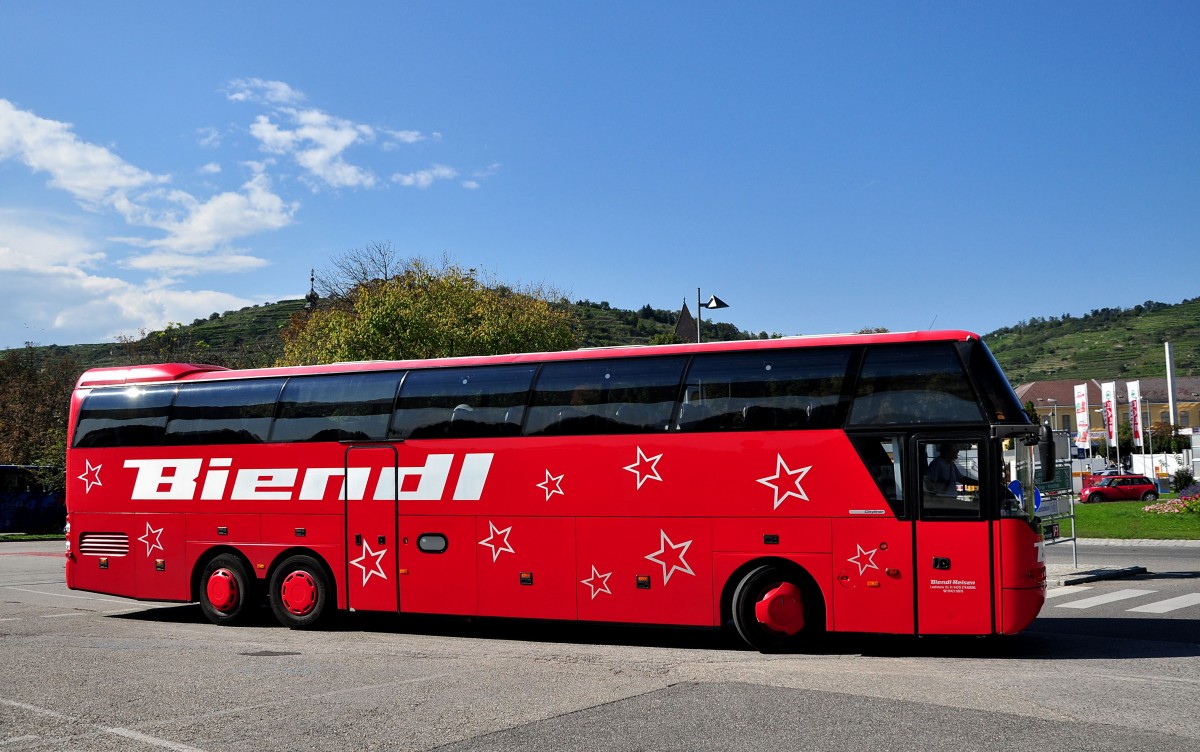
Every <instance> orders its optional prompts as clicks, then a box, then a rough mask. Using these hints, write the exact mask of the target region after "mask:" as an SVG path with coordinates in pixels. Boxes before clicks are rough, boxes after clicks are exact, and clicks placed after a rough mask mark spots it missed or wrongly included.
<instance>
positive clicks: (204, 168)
mask: <svg viewBox="0 0 1200 752" xmlns="http://www.w3.org/2000/svg"><path fill="white" fill-rule="evenodd" d="M199 172H200V174H201V175H217V174H219V173H220V172H221V165H219V164H217V163H216V162H209V163H208V164H206V165H201V166H200V170H199Z"/></svg>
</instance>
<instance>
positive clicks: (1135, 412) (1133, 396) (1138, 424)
mask: <svg viewBox="0 0 1200 752" xmlns="http://www.w3.org/2000/svg"><path fill="white" fill-rule="evenodd" d="M1125 388H1126V389H1127V390H1128V391H1129V426H1130V428H1132V429H1133V445H1134V446H1141V445H1142V382H1141V381H1126V382H1125Z"/></svg>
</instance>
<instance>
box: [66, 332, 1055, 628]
mask: <svg viewBox="0 0 1200 752" xmlns="http://www.w3.org/2000/svg"><path fill="white" fill-rule="evenodd" d="M71 407H72V409H71V422H70V428H69V430H70V434H69V435H70V437H71V441H70V448H69V449H68V452H67V478H68V512H69V529H70V532H69V535H68V545H67V549H68V553H67V584H68V585H69V586H70V587H71V588H74V589H78V590H88V591H93V592H98V593H108V594H112V595H121V596H126V597H130V598H138V599H143V600H156V601H180V602H192V601H199V603H200V605H201V607H202V609H203V611H204V613H205V614H206V616H207V617H208V618H209V619H211V620H212V621H213V622H215V623H217V624H229V623H235V622H238V621H240V620H241V619H242V618H243V617H245V616H247V615H248V613H249V612H250V611H251V610H252V609H253V608H254V607H256V606H258V605H259V604H261V603H263V599H264V598H265V599H266V601H267V602H269V603H270V606H271V609H272V611H273V612H274V614H275V616H276V617H277V618H278V619H279V621H280V622H282V623H283V624H285V625H287V626H290V627H311V626H314V625H316V624H318V623H319V622H320V621H321V620H322V619H323V617H325V616H327V615H328V614H329V613H330V612H331V611H333V610H335V609H348V610H352V611H385V612H398V613H417V614H446V615H464V616H486V617H520V618H538V619H563V620H581V621H595V622H615V623H639V624H662V625H681V626H683V625H686V626H703V627H721V626H726V625H732V627H733V628H735V629H736V630H737V632H738V633H739V634H740V635H741V636H742V637H743V638H744V639H745V640H746V642H748V643H749V644H750V645H752V646H754V647H756V648H759V649H762V650H776V649H780V648H784V647H787V646H788V645H789V644H791V643H794V642H795V641H796V640H797V639H802V638H803V636H804V635H806V634H808V633H811V632H819V631H822V630H829V631H838V632H877V633H896V634H918V635H988V634H1012V633H1014V632H1017V631H1019V630H1021V629H1023V628H1025V627H1026V626H1027V625H1028V624H1029V623H1030V622H1031V621H1033V619H1034V618H1035V617H1036V616H1037V614H1038V611H1039V610H1040V608H1041V606H1042V603H1043V601H1044V598H1045V572H1046V570H1045V565H1044V563H1043V549H1042V538H1041V535H1040V531H1039V530H1038V527H1037V524H1036V523H1037V521H1036V520H1035V519H1034V518H1032V516H1031V513H1030V511H1029V510H1028V509H1026V508H1024V506H1023V505H1022V504H1021V502H1020V500H1019V499H1018V498H1017V497H1015V496H1014V495H1013V494H1011V493H1010V492H1009V491H1008V490H1007V487H1006V484H1007V483H1008V482H1009V481H1010V480H1011V479H1012V478H1011V476H1013V475H1014V474H1018V475H1023V477H1022V478H1021V479H1022V480H1023V481H1024V482H1026V483H1031V482H1032V481H1033V478H1032V477H1029V476H1030V475H1031V474H1032V468H1033V466H1034V462H1033V450H1032V449H1029V448H1027V447H1031V446H1033V445H1034V444H1036V443H1038V442H1039V438H1040V439H1041V445H1040V447H1039V448H1040V449H1042V455H1041V462H1042V465H1043V467H1047V466H1049V467H1051V468H1052V467H1053V459H1052V451H1053V450H1052V449H1050V447H1051V446H1052V445H1051V444H1050V443H1049V441H1048V440H1047V436H1048V434H1047V433H1046V432H1044V431H1041V430H1040V429H1039V426H1037V425H1035V424H1032V423H1030V420H1029V418H1028V417H1027V416H1026V414H1025V413H1024V411H1023V410H1022V409H1021V406H1020V404H1019V403H1018V401H1017V398H1016V396H1015V395H1014V394H1013V391H1012V389H1011V387H1010V386H1009V384H1008V381H1007V380H1006V379H1005V377H1004V375H1003V373H1002V372H1001V370H1000V368H999V367H998V365H997V364H996V362H995V360H994V359H993V357H992V355H991V353H990V352H989V351H988V349H987V348H986V346H985V345H984V344H983V342H981V341H980V339H979V337H978V336H976V335H973V334H970V333H967V332H959V331H943V332H933V331H930V332H916V333H905V334H895V333H893V334H877V335H876V334H872V335H847V336H831V337H798V338H787V339H775V340H758V341H746V342H716V343H706V344H695V345H670V346H656V347H624V348H614V349H600V350H583V351H574V352H556V353H541V354H521V355H502V356H488V357H468V358H453V359H444V360H427V361H400V362H373V363H339V364H335V365H327V366H311V367H294V368H267V369H258V370H245V371H232V370H226V369H222V368H218V367H215V366H203V365H191V364H166V365H155V366H137V367H131V368H101V369H94V370H91V371H88V372H87V373H85V374H84V375H83V376H82V377H81V378H80V380H79V384H78V387H77V388H76V390H75V393H74V396H73V398H72V404H71ZM1006 447H1008V448H1009V450H1008V454H1009V456H1012V455H1014V454H1015V456H1016V460H1015V461H1014V460H1008V461H1006V460H1005V456H1006ZM1013 448H1015V449H1016V451H1015V452H1014V451H1013ZM1026 487H1028V486H1026Z"/></svg>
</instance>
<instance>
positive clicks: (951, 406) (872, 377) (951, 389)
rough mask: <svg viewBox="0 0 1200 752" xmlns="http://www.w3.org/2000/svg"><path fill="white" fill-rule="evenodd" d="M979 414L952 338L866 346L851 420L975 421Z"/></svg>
mask: <svg viewBox="0 0 1200 752" xmlns="http://www.w3.org/2000/svg"><path fill="white" fill-rule="evenodd" d="M983 419H984V417H983V413H982V411H981V410H980V408H979V400H978V399H977V398H976V397H975V392H974V390H972V389H971V385H970V382H969V381H968V380H967V374H966V372H965V371H964V370H963V366H962V363H961V362H960V361H959V359H958V353H957V352H956V351H955V349H954V347H953V345H952V344H951V343H949V342H931V343H915V344H913V343H909V344H901V345H878V346H873V347H871V348H869V349H868V350H867V354H866V357H865V358H864V360H863V366H862V372H861V373H860V375H859V378H858V392H857V394H856V395H855V397H854V404H853V406H852V407H851V408H850V421H849V424H850V425H852V426H871V425H898V424H914V423H979V422H982V421H983Z"/></svg>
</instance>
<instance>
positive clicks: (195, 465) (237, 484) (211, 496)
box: [125, 454, 493, 501]
mask: <svg viewBox="0 0 1200 752" xmlns="http://www.w3.org/2000/svg"><path fill="white" fill-rule="evenodd" d="M455 457H456V455H453V454H431V455H429V456H428V457H426V458H425V464H424V465H421V466H419V467H392V466H391V465H388V466H384V467H351V468H342V467H306V468H296V467H272V468H239V469H234V468H232V467H231V466H232V465H233V460H232V458H229V457H213V458H212V459H209V460H203V459H190V458H189V459H165V460H125V467H127V468H130V469H134V470H137V478H136V480H134V483H133V491H132V492H131V494H130V498H131V499H133V500H158V499H198V500H200V501H220V500H222V499H228V500H230V501H290V500H293V499H295V500H299V501H319V500H321V499H335V498H336V499H341V498H346V499H349V500H351V501H361V500H363V499H368V498H370V499H377V500H381V501H386V500H390V499H399V500H400V501H439V500H441V499H442V498H443V497H444V495H445V493H446V486H447V484H448V483H449V481H450V471H451V470H452V469H453V467H454V464H455V463H454V460H455ZM492 457H493V455H492V454H466V455H463V456H462V462H461V463H460V464H459V468H458V478H457V480H456V482H455V483H454V494H453V496H451V498H452V499H454V500H455V501H478V500H479V497H480V496H481V495H482V494H483V486H484V483H486V482H487V476H488V471H489V470H490V469H491V467H492ZM372 480H374V484H373V485H372ZM333 486H336V488H334V487H333ZM368 488H370V491H371V493H370V496H368V495H367V490H368Z"/></svg>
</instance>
